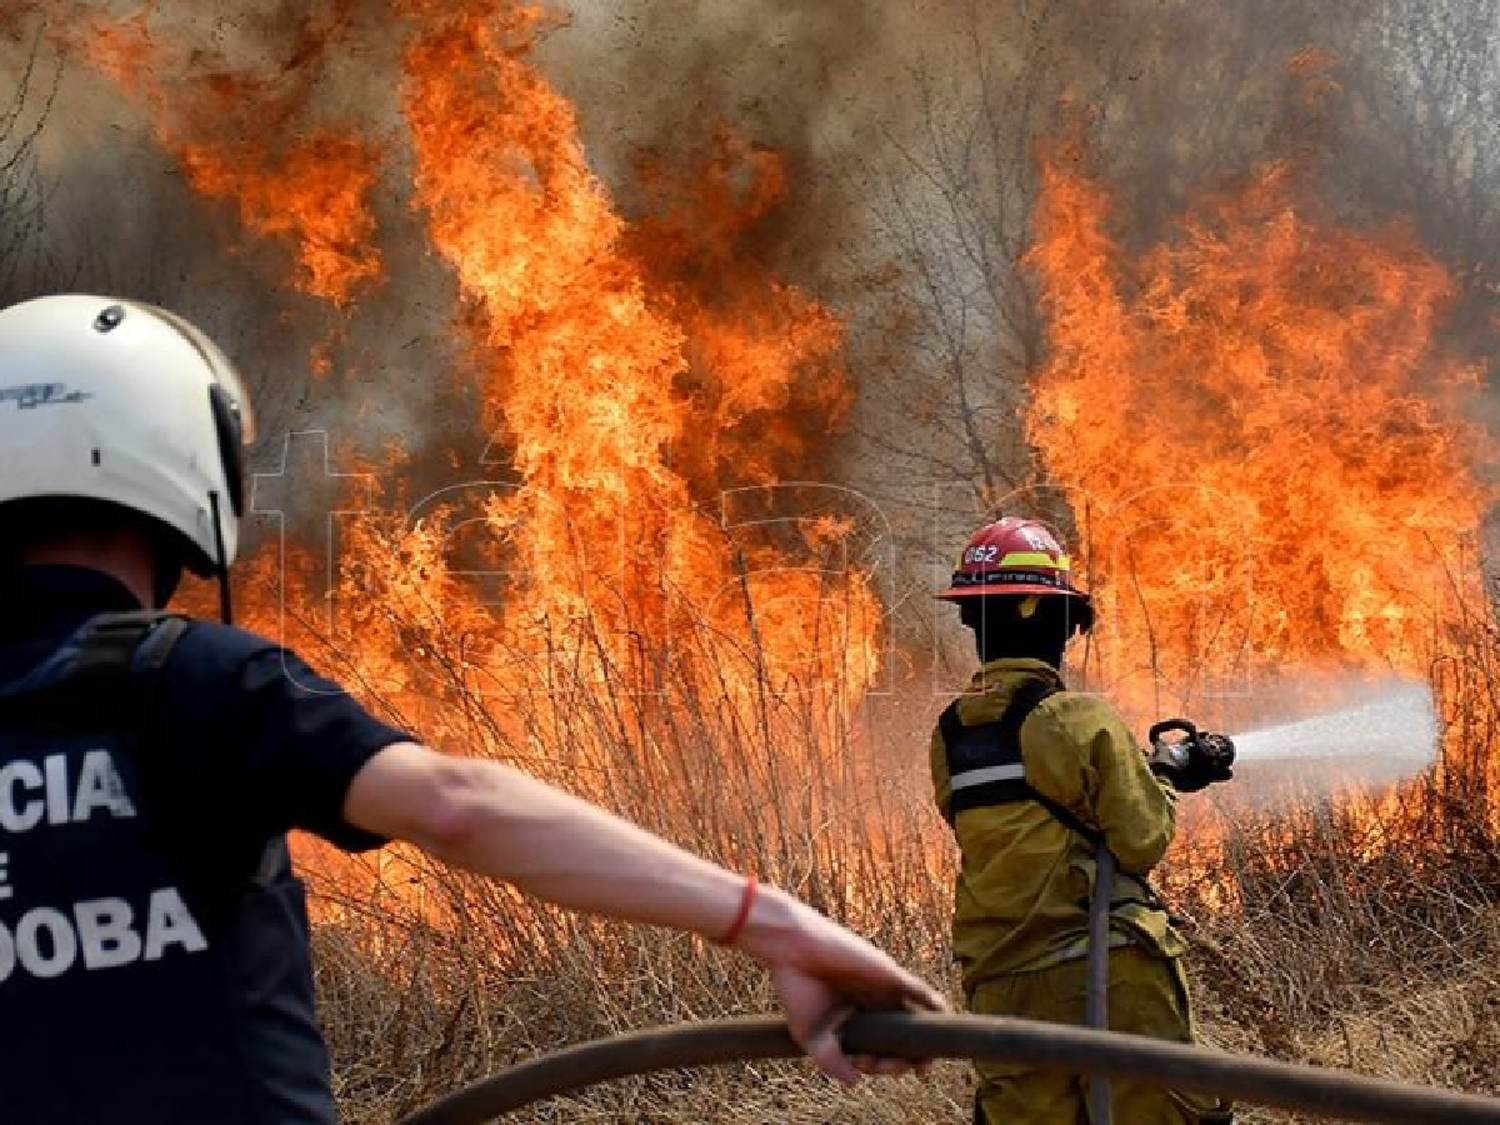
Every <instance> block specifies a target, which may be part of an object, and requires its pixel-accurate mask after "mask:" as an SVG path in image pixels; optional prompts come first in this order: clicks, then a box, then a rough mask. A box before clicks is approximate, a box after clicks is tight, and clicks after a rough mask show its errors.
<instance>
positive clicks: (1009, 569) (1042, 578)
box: [938, 516, 1088, 598]
mask: <svg viewBox="0 0 1500 1125" xmlns="http://www.w3.org/2000/svg"><path fill="white" fill-rule="evenodd" d="M986 594H1064V595H1069V596H1072V597H1075V598H1086V597H1088V595H1087V594H1086V593H1084V592H1083V591H1082V590H1080V589H1079V588H1078V587H1077V586H1075V585H1073V576H1072V567H1071V565H1070V563H1069V562H1068V556H1067V553H1066V552H1064V551H1063V549H1062V546H1061V544H1059V543H1058V541H1057V536H1056V535H1054V534H1053V533H1052V529H1051V528H1049V527H1048V526H1047V525H1046V524H1044V523H1038V522H1037V521H1036V520H1023V519H1020V518H1018V517H1016V516H1006V517H1005V518H1004V519H999V520H996V521H995V522H994V523H987V524H985V525H984V526H983V527H981V528H980V529H979V530H978V531H976V532H975V533H974V534H973V536H972V537H970V539H969V543H968V546H966V547H965V548H964V553H963V554H962V555H960V556H959V557H958V566H957V569H955V570H954V572H953V581H952V584H951V585H950V586H949V587H948V589H946V590H944V591H943V592H942V593H941V594H939V595H938V597H940V598H974V597H983V596H984V595H986Z"/></svg>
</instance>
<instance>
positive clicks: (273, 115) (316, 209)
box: [80, 0, 381, 305]
mask: <svg viewBox="0 0 1500 1125" xmlns="http://www.w3.org/2000/svg"><path fill="white" fill-rule="evenodd" d="M347 8H348V3H347V0H345V2H343V3H340V4H336V5H334V6H333V11H332V13H331V14H329V15H328V16H326V17H324V18H322V19H319V18H316V17H308V18H307V19H305V20H304V21H303V22H302V24H301V25H300V27H299V34H298V37H297V42H296V44H295V49H294V52H293V55H292V58H291V59H290V60H289V61H288V62H287V64H286V66H285V68H284V70H283V71H282V72H281V73H279V74H277V75H274V76H271V77H264V78H259V77H254V76H251V75H249V74H241V73H236V72H234V71H231V70H229V69H225V68H222V66H220V67H219V68H212V69H210V68H207V67H206V65H205V63H204V60H203V57H202V54H201V52H199V51H194V50H190V49H189V48H188V47H187V45H186V44H182V43H177V42H160V41H158V40H157V39H156V38H154V37H153V36H152V34H151V30H150V26H149V25H150V22H151V19H152V16H153V15H154V5H150V4H148V5H146V6H145V7H143V8H142V9H141V11H140V12H139V13H138V14H137V15H136V16H135V17H134V18H132V19H130V20H125V21H113V20H99V21H96V22H92V23H91V24H90V25H89V26H88V27H86V29H85V30H84V31H83V32H82V33H81V35H80V41H81V43H82V44H83V48H84V51H85V52H86V54H87V57H88V58H89V59H90V61H91V62H92V63H93V64H94V65H95V66H97V67H98V68H99V69H100V70H102V71H103V72H105V73H106V74H108V75H110V76H111V77H113V78H114V79H115V80H116V81H117V82H118V83H119V84H120V85H121V86H122V87H124V88H125V89H126V90H128V91H130V92H131V93H133V94H134V95H135V96H137V97H139V98H141V99H142V100H144V101H145V102H146V104H147V105H148V106H149V107H150V108H151V120H152V126H153V128H154V130H155V132H156V136H157V140H158V141H159V143H160V144H161V145H162V147H163V148H165V149H166V150H167V151H168V152H170V153H172V154H173V156H175V157H176V158H177V160H178V161H179V162H180V163H181V165H182V169H183V172H184V174H185V175H186V176H187V179H188V182H189V183H190V184H191V185H192V186H193V188H194V190H196V191H198V192H199V193H201V194H202V195H205V196H207V197H208V198H210V199H220V200H228V201H231V202H233V203H234V204H235V205H236V206H237V208H238V210H239V217H240V221H241V222H242V223H243V224H244V225H245V228H246V229H247V230H249V231H250V232H251V233H252V234H255V235H259V236H261V237H265V238H271V239H277V240H282V241H286V242H289V243H291V244H292V246H293V247H294V252H295V255H296V261H297V272H296V274H295V275H294V278H293V283H294V284H295V285H296V287H297V288H298V289H300V290H302V291H303V292H305V293H310V294H312V295H314V296H317V297H323V298H325V299H327V300H329V301H331V302H333V303H334V304H335V305H343V304H345V303H347V302H348V301H349V300H350V298H351V297H352V295H353V294H354V292H355V291H356V290H357V288H358V287H359V286H360V285H361V284H363V283H365V282H368V281H370V280H372V279H374V278H376V277H378V276H379V275H380V268H381V267H380V255H379V252H378V251H377V250H376V248H375V245H374V235H375V219H374V215H373V213H372V212H371V210H370V205H369V199H368V196H369V192H370V188H371V187H372V186H373V184H374V183H375V181H376V178H377V175H378V173H379V165H380V158H379V154H378V152H377V151H376V149H375V148H374V146H373V145H371V144H369V143H367V142H364V141H361V140H358V139H356V138H354V137H352V136H349V135H346V134H342V133H339V132H336V131H334V130H331V129H328V128H317V129H314V130H312V131H311V132H310V133H308V134H307V135H305V136H299V135H295V134H294V131H293V129H292V128H291V124H292V118H293V117H294V116H295V115H296V113H297V111H298V110H299V109H300V107H301V106H302V105H303V104H304V102H305V100H306V97H307V87H306V83H305V81H298V75H299V74H300V73H302V72H303V70H304V68H305V67H306V64H307V63H308V62H309V60H310V58H311V57H312V56H315V55H317V54H318V53H320V52H321V51H323V50H324V49H325V48H326V46H327V43H328V41H329V40H330V38H331V37H333V36H334V35H335V34H336V32H337V31H338V29H339V28H340V27H341V26H342V24H343V23H344V22H345V21H346V20H347V18H348V17H347V11H346V9H347ZM187 71H194V72H197V73H195V74H194V76H193V77H191V78H188V79H185V80H184V79H181V78H178V77H173V78H171V79H169V78H167V77H166V76H168V75H172V76H178V75H182V74H183V73H184V72H187Z"/></svg>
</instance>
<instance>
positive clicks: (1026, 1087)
mask: <svg viewBox="0 0 1500 1125" xmlns="http://www.w3.org/2000/svg"><path fill="white" fill-rule="evenodd" d="M939 596H940V597H943V598H946V599H950V600H952V601H954V602H955V603H957V604H958V606H959V608H960V612H961V615H962V620H963V622H964V624H965V625H967V626H968V627H969V628H970V629H972V630H973V631H974V634H975V640H976V642H977V647H978V650H979V656H980V659H981V660H982V661H983V667H982V668H981V669H980V671H979V672H978V674H977V675H976V676H975V677H974V681H973V683H972V684H971V686H970V689H969V691H968V692H967V693H966V694H964V695H963V696H961V697H960V698H959V699H957V700H956V701H954V703H953V704H951V705H950V706H949V707H948V708H947V709H946V710H945V711H944V712H943V714H942V716H941V718H940V719H939V721H938V725H937V729H936V731H934V733H933V739H932V777H933V785H934V787H935V789H936V793H937V802H938V806H939V808H940V809H941V810H942V813H943V815H944V817H945V818H946V819H947V820H948V821H949V823H950V824H952V826H953V830H954V833H955V835H956V836H957V838H958V845H959V849H960V851H961V853H962V866H961V869H960V871H959V876H958V885H957V888H956V891H955V902H954V918H953V947H954V955H955V957H956V958H957V959H958V961H959V962H961V964H962V966H963V985H964V992H965V995H966V996H967V999H968V1004H969V1007H970V1009H971V1010H972V1011H974V1012H976V1013H978V1014H982V1015H1005V1016H1015V1017H1019V1018H1023V1019H1035V1020H1047V1021H1051V1022H1054V1023H1072V1024H1081V1023H1083V1022H1084V1005H1085V993H1086V966H1087V955H1088V906H1089V899H1090V895H1091V893H1092V890H1093V883H1094V856H1095V847H1096V843H1097V842H1099V841H1101V840H1102V842H1103V843H1105V844H1107V845H1108V847H1109V848H1110V850H1111V851H1113V852H1114V855H1115V858H1116V860H1117V863H1118V873H1117V875H1116V877H1115V880H1114V884H1113V893H1112V895H1111V907H1110V955H1109V993H1108V1008H1109V1017H1110V1027H1111V1029H1112V1030H1115V1031H1124V1032H1129V1033H1132V1034H1137V1035H1149V1036H1153V1037H1155V1038H1158V1039H1167V1040H1174V1041H1177V1042H1183V1043H1188V1042H1191V1041H1192V1038H1193V1030H1192V1014H1191V1010H1190V1007H1189V1003H1188V992H1187V981H1186V979H1185V977H1184V975H1183V970H1182V965H1181V962H1180V960H1179V958H1180V957H1181V955H1182V953H1183V952H1184V950H1185V948H1186V945H1185V943H1184V941H1183V938H1182V936H1181V935H1180V934H1179V933H1178V932H1177V930H1176V929H1175V928H1174V927H1173V926H1172V923H1171V921H1170V919H1169V918H1168V915H1167V912H1166V910H1165V909H1164V908H1163V907H1162V905H1161V903H1160V901H1159V900H1158V899H1157V898H1156V895H1155V893H1154V892H1153V891H1152V890H1151V888H1150V886H1149V885H1148V883H1147V882H1146V876H1147V875H1148V873H1149V872H1150V871H1151V869H1152V868H1153V867H1155V866H1156V864H1157V863H1158V862H1160V860H1161V858H1162V855H1163V854H1164V853H1165V852H1166V850H1167V845H1168V844H1169V843H1171V840H1172V833H1173V830H1174V827H1175V815H1174V804H1175V800H1176V790H1177V788H1179V787H1180V788H1182V789H1185V790H1186V789H1193V788H1201V787H1202V786H1203V785H1204V784H1207V783H1208V782H1209V781H1215V780H1221V779H1222V777H1223V776H1227V774H1225V773H1222V772H1221V773H1217V774H1216V773H1214V771H1213V770H1212V769H1210V768H1207V767H1205V766H1204V765H1203V764H1202V763H1194V765H1193V766H1192V767H1191V768H1189V769H1182V768H1180V765H1178V764H1177V763H1175V762H1172V763H1164V764H1163V765H1162V768H1161V769H1159V770H1158V771H1157V772H1159V773H1162V774H1165V775H1166V776H1162V777H1159V776H1157V775H1156V773H1154V772H1153V770H1154V769H1156V768H1157V767H1156V766H1155V765H1154V764H1153V763H1152V762H1148V759H1147V757H1146V755H1145V754H1144V753H1143V752H1142V751H1141V749H1140V748H1139V747H1138V745H1137V743H1136V741H1135V739H1134V738H1133V737H1132V736H1131V733H1130V731H1129V730H1128V729H1127V728H1126V726H1125V724H1124V722H1123V721H1122V720H1121V719H1120V717H1119V715H1118V714H1116V712H1115V710H1114V709H1113V708H1112V707H1111V706H1110V705H1109V704H1108V703H1107V702H1105V701H1104V700H1103V699H1101V698H1100V697H1098V696H1092V695H1085V694H1081V693H1075V692H1069V691H1067V690H1066V689H1065V688H1064V686H1063V681H1062V678H1061V675H1060V673H1059V669H1060V668H1061V666H1062V659H1063V650H1064V648H1065V647H1066V645H1067V642H1068V640H1069V639H1070V638H1071V637H1072V636H1073V635H1074V634H1075V633H1079V632H1087V631H1088V629H1089V628H1091V627H1092V625H1093V611H1092V607H1091V604H1090V602H1089V599H1088V596H1087V595H1086V594H1085V593H1084V592H1083V591H1081V590H1079V589H1078V588H1077V587H1076V586H1074V584H1073V581H1072V578H1071V575H1070V572H1069V564H1068V558H1067V556H1066V554H1064V552H1063V550H1062V548H1061V547H1060V546H1059V544H1058V542H1057V538H1056V536H1054V535H1053V533H1052V532H1051V531H1050V530H1049V529H1048V528H1047V527H1046V526H1045V525H1043V524H1040V523H1036V522H1034V521H1030V520H1021V519H1015V518H1006V519H1002V520H999V521H998V522H996V523H992V524H988V525H986V526H985V527H983V528H981V529H980V530H979V531H978V532H977V533H976V534H975V535H974V537H973V538H972V539H971V540H970V542H969V544H968V546H967V547H966V548H965V550H964V554H963V556H962V558H961V559H960V560H959V565H958V569H957V571H956V572H955V573H954V576H953V582H952V585H951V587H950V588H949V589H948V590H946V591H944V592H943V593H942V594H940V595H939ZM1171 778H1175V780H1176V783H1177V784H1176V786H1174V783H1173V780H1170V779H1171ZM977 1069H978V1071H979V1082H980V1084H979V1091H978V1095H977V1098H976V1104H975V1113H974V1120H975V1121H976V1122H977V1123H980V1125H983V1123H984V1122H990V1123H1003V1125H1028V1123H1036V1125H1081V1123H1086V1122H1088V1121H1089V1115H1088V1111H1087V1108H1086V1100H1087V1098H1086V1080H1085V1079H1084V1078H1083V1077H1082V1076H1078V1075H1069V1074H1062V1073H1054V1072H1047V1071H1038V1070H1032V1069H1029V1068H1028V1067H1026V1066H1025V1065H1020V1064H1017V1065H1008V1064H1002V1063H982V1064H979V1066H978V1068H977ZM1111 1092H1112V1105H1113V1113H1114V1121H1115V1123H1116V1125H1193V1123H1200V1122H1201V1123H1224V1122H1228V1121H1230V1120H1231V1115H1230V1112H1229V1111H1228V1108H1227V1106H1224V1105H1221V1104H1220V1103H1218V1102H1216V1101H1215V1100H1214V1099H1212V1098H1206V1097H1203V1096H1201V1095H1196V1094H1187V1093H1178V1092H1174V1091H1166V1090H1163V1089H1161V1088H1159V1087H1154V1086H1147V1085H1139V1084H1135V1083H1130V1082H1123V1081H1118V1080H1117V1081H1115V1082H1114V1083H1112V1089H1111Z"/></svg>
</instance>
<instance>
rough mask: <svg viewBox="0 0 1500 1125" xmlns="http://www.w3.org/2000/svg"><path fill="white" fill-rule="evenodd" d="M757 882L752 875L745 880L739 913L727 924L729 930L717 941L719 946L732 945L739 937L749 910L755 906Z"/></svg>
mask: <svg viewBox="0 0 1500 1125" xmlns="http://www.w3.org/2000/svg"><path fill="white" fill-rule="evenodd" d="M758 883H759V880H757V879H756V878H755V876H754V875H750V876H747V877H746V878H745V891H744V893H743V894H742V895H740V909H739V913H737V914H736V915H735V916H734V921H733V922H731V923H729V930H728V932H726V933H725V934H724V936H723V937H721V938H720V939H719V944H720V945H733V944H734V939H735V938H737V937H739V936H740V931H741V930H743V929H744V928H745V923H746V922H748V921H749V920H750V908H751V907H752V906H754V905H755V888H756V886H757V885H758Z"/></svg>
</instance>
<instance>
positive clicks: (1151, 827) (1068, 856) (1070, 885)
mask: <svg viewBox="0 0 1500 1125" xmlns="http://www.w3.org/2000/svg"><path fill="white" fill-rule="evenodd" d="M1029 679H1041V680H1043V681H1045V682H1046V683H1048V684H1049V685H1051V686H1052V687H1054V688H1056V689H1057V690H1058V693H1057V694H1055V695H1052V696H1049V697H1048V698H1047V699H1045V700H1043V701H1042V702H1041V703H1040V704H1038V705H1037V707H1036V709H1035V710H1034V711H1032V712H1031V714H1030V716H1029V717H1028V718H1027V719H1026V721H1025V723H1024V724H1023V725H1022V726H1021V728H1020V744H1021V759H1022V764H1023V766H1024V767H1025V771H1026V781H1027V783H1028V784H1029V785H1030V786H1031V787H1032V788H1033V789H1035V790H1036V791H1037V792H1039V793H1041V794H1043V795H1044V796H1046V797H1048V798H1050V799H1051V800H1052V801H1054V802H1056V803H1057V804H1058V805H1061V806H1062V807H1063V808H1064V809H1066V810H1068V811H1069V812H1071V813H1072V814H1073V815H1074V816H1075V817H1077V818H1078V820H1080V821H1082V822H1083V824H1084V825H1086V826H1088V827H1090V828H1093V829H1095V830H1097V831H1099V832H1100V833H1102V834H1103V837H1104V839H1105V841H1106V842H1107V843H1108V844H1109V847H1110V850H1111V851H1113V852H1114V854H1115V858H1116V859H1117V860H1118V861H1119V874H1118V875H1117V876H1116V879H1115V886H1114V894H1113V896H1112V906H1111V912H1110V913H1111V942H1112V944H1116V943H1117V944H1124V943H1126V942H1129V943H1131V944H1134V945H1136V946H1138V947H1140V948H1142V949H1144V950H1146V951H1147V952H1149V953H1153V954H1155V955H1157V956H1162V957H1176V956H1179V955H1180V954H1181V953H1182V952H1183V951H1184V949H1185V948H1186V945H1185V943H1184V942H1183V939H1182V937H1181V935H1180V934H1178V933H1177V931H1176V930H1175V929H1174V928H1173V927H1172V925H1171V923H1170V921H1169V920H1168V917H1167V913H1166V910H1165V909H1164V908H1163V907H1162V906H1161V905H1160V903H1159V902H1158V901H1157V899H1156V897H1155V895H1154V893H1153V892H1152V891H1151V890H1150V888H1149V887H1148V886H1147V884H1146V882H1145V876H1146V874H1147V873H1148V872H1149V871H1150V870H1151V869H1152V868H1153V867H1155V866H1156V864H1157V863H1158V862H1159V861H1160V860H1161V857H1162V854H1163V853H1164V852H1165V851H1166V850H1167V845H1168V844H1169V843H1171V840H1172V833H1173V830H1174V828H1175V826H1176V816H1175V811H1176V810H1175V802H1176V794H1175V791H1174V790H1173V789H1172V787H1171V784H1170V783H1168V782H1164V781H1159V780H1158V779H1157V778H1156V777H1155V776H1154V775H1153V774H1152V773H1151V771H1150V769H1149V768H1148V767H1147V765H1146V757H1145V755H1144V754H1143V753H1142V751H1141V749H1140V747H1139V746H1138V745H1137V743H1136V741H1135V739H1134V738H1133V737H1132V736H1131V733H1130V731H1129V729H1128V728H1127V727H1126V726H1125V723H1124V721H1123V720H1122V719H1121V718H1120V716H1119V715H1118V714H1117V713H1116V712H1115V710H1114V708H1113V707H1111V706H1110V705H1109V704H1108V703H1107V702H1105V701H1104V700H1103V699H1102V698H1100V697H1099V696H1096V695H1086V694H1082V693H1079V692H1069V691H1064V690H1062V688H1063V684H1062V679H1061V677H1060V676H1059V675H1058V673H1057V671H1056V670H1055V669H1054V668H1052V667H1051V666H1050V665H1048V664H1046V663H1044V662H1042V661H1040V660H1025V659H1003V660H994V661H991V662H990V663H988V664H986V665H985V666H984V667H983V668H982V669H981V670H980V671H979V673H978V674H977V675H976V676H975V677H974V681H973V683H972V684H971V685H970V689H969V691H968V692H967V693H966V694H965V695H963V696H962V697H960V699H959V700H958V703H957V711H958V719H959V721H960V722H961V723H962V724H963V725H964V726H975V725H977V724H980V723H990V722H994V721H996V720H998V719H999V718H1000V716H1001V715H1002V714H1003V713H1004V712H1005V710H1006V708H1007V707H1008V706H1009V705H1010V701H1011V697H1012V695H1013V694H1014V693H1015V691H1016V689H1017V688H1018V687H1019V686H1020V685H1021V684H1023V683H1025V682H1026V681H1027V680H1029ZM932 780H933V786H934V788H935V790H936V794H937V803H938V807H939V808H940V809H941V810H942V813H943V815H944V817H948V814H949V801H950V798H951V795H952V787H951V785H950V784H949V779H948V757H947V747H946V746H945V745H944V742H943V736H942V730H941V727H939V728H938V729H937V730H934V732H933V736H932ZM954 832H955V834H956V835H957V837H958V845H959V849H960V851H961V852H962V866H961V868H960V870H959V875H958V886H957V888H956V890H955V901H954V911H953V951H954V955H955V957H957V959H958V960H959V961H960V962H962V965H963V976H964V988H965V991H972V989H973V988H974V987H975V985H977V984H979V983H980V982H982V981H985V980H988V979H990V978H992V977H995V976H998V975H1000V974H1003V973H1014V972H1024V971H1028V970H1032V969H1041V968H1046V967H1047V966H1049V965H1055V964H1059V963H1061V962H1063V961H1066V960H1069V959H1071V958H1074V957H1081V956H1084V955H1085V954H1086V952H1087V940H1088V904H1089V896H1090V894H1091V893H1092V889H1093V880H1094V847H1093V845H1092V844H1091V843H1090V842H1089V841H1088V840H1087V839H1085V838H1084V837H1083V836H1081V835H1079V833H1078V832H1076V831H1074V830H1073V829H1071V828H1069V827H1067V826H1066V825H1065V824H1064V823H1063V822H1062V821H1061V820H1059V819H1058V818H1057V817H1056V816H1054V815H1053V814H1052V813H1051V812H1049V811H1048V810H1047V808H1046V807H1045V806H1044V805H1042V804H1041V803H1039V802H1037V801H1035V800H1022V801H1014V802H1010V803H1006V804H1000V805H990V806H985V807H980V808H973V809H964V810H962V811H960V812H959V814H958V817H957V822H956V823H955V825H954Z"/></svg>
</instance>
